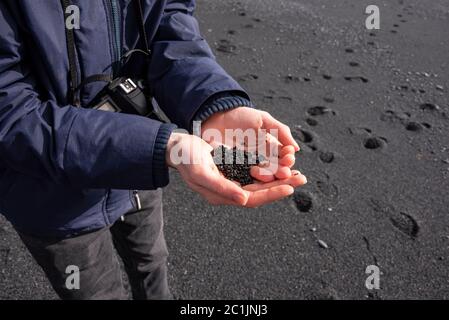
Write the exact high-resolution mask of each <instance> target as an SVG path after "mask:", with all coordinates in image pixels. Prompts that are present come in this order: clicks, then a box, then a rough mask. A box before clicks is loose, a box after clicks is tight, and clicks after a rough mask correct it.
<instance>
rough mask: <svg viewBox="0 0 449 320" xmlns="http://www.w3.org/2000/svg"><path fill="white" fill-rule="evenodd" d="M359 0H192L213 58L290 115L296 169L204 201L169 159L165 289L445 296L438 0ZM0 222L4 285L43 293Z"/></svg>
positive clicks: (446, 142) (443, 72)
mask: <svg viewBox="0 0 449 320" xmlns="http://www.w3.org/2000/svg"><path fill="white" fill-rule="evenodd" d="M369 4H372V3H371V2H369V1H365V0H362V1H359V0H340V1H328V0H282V1H273V0H260V1H257V5H255V1H250V0H239V1H233V0H229V1H205V0H199V1H198V6H199V10H198V17H199V20H200V24H201V28H202V31H203V34H204V36H205V37H206V38H207V40H208V41H209V42H210V44H211V46H212V48H213V50H214V52H215V53H216V55H217V58H218V60H219V61H220V62H221V63H222V64H223V66H224V67H225V68H226V69H227V70H228V71H229V72H230V73H231V74H232V75H233V76H235V78H236V79H238V80H239V81H240V83H241V84H242V85H243V86H244V87H245V88H246V89H247V90H248V92H249V93H250V95H251V96H252V97H253V99H254V102H255V103H256V104H257V105H258V107H259V108H260V109H263V110H266V111H269V112H271V113H272V114H273V115H275V116H276V117H277V118H278V119H279V120H281V121H283V122H285V123H287V124H288V125H290V126H291V128H292V132H293V133H294V135H295V137H296V138H297V140H298V142H299V143H300V145H301V148H302V151H301V152H300V153H298V157H297V162H296V165H295V168H296V169H299V170H301V172H303V173H304V174H305V175H306V176H307V177H308V184H307V186H305V187H303V188H301V189H298V191H297V192H296V193H295V194H294V195H293V196H291V197H290V198H288V199H285V200H283V201H280V202H278V203H275V204H270V205H268V206H265V207H263V208H258V209H252V210H250V209H237V208H233V207H211V206H209V205H207V204H206V203H205V202H204V201H202V200H201V199H200V198H199V197H198V196H197V195H196V194H194V193H193V192H191V191H189V190H188V189H187V188H186V187H185V185H184V184H183V183H179V181H180V179H179V176H178V175H177V174H176V173H174V174H173V175H172V183H171V184H170V186H169V187H168V188H167V190H166V193H165V194H166V197H165V203H164V205H165V214H166V238H167V242H168V246H169V249H170V253H171V255H170V258H169V262H170V265H169V268H170V279H169V280H170V285H171V287H172V290H173V293H174V294H175V296H177V297H179V298H182V299H196V298H198V299H225V298H227V299H253V298H256V299H265V298H273V299H405V298H412V299H419V298H445V299H447V298H449V281H448V272H447V271H448V270H449V197H448V196H447V194H448V191H449V98H448V90H449V70H448V68H449V66H448V61H449V60H448V55H447V53H448V52H449V29H448V28H447V26H448V25H449V4H448V2H447V1H445V0H433V1H418V0H409V1H400V0H398V1H390V0H389V1H387V0H380V1H378V2H377V3H376V4H377V5H378V6H379V7H380V9H381V30H374V31H369V30H366V29H365V28H364V19H365V15H364V11H365V8H366V6H367V5H369ZM0 238H1V239H2V241H1V243H0V298H8V299H16V298H48V297H54V294H53V293H51V290H50V288H49V286H48V284H47V283H46V281H45V280H44V277H43V275H42V273H41V272H39V271H38V268H37V267H36V265H35V264H34V263H33V262H32V260H31V259H30V257H29V255H28V254H27V253H26V252H25V250H24V248H23V245H21V244H20V242H19V240H18V238H17V237H16V236H15V234H14V233H13V231H12V230H11V227H10V226H9V225H8V224H6V223H1V225H0ZM372 264H376V265H378V266H379V267H380V270H381V272H382V275H381V278H380V285H381V289H380V290H377V291H376V290H375V291H369V290H368V289H366V287H365V280H366V277H367V275H366V274H365V269H366V267H367V266H368V265H372Z"/></svg>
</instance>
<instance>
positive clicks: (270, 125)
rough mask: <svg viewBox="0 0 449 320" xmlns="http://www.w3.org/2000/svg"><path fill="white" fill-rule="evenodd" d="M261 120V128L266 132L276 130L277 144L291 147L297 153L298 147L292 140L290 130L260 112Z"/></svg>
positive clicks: (265, 113) (266, 113)
mask: <svg viewBox="0 0 449 320" xmlns="http://www.w3.org/2000/svg"><path fill="white" fill-rule="evenodd" d="M262 120H263V125H262V128H264V129H267V130H274V129H277V130H278V138H279V142H280V143H282V144H283V145H284V146H288V145H291V146H293V147H294V148H295V150H296V151H299V145H298V143H297V142H296V141H295V139H294V138H293V136H292V133H291V131H290V128H289V127H288V126H286V125H285V124H283V123H282V122H280V121H278V120H276V119H275V118H273V117H272V116H271V115H270V114H269V113H268V112H263V111H262Z"/></svg>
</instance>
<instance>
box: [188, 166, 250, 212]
mask: <svg viewBox="0 0 449 320" xmlns="http://www.w3.org/2000/svg"><path fill="white" fill-rule="evenodd" d="M201 169H202V171H200V172H199V174H196V175H194V177H193V178H192V180H193V181H194V182H195V184H197V185H199V186H202V187H204V188H206V189H207V190H209V191H211V192H213V193H215V194H220V195H221V196H222V197H224V198H226V199H228V200H231V201H235V202H236V203H237V204H239V205H245V204H246V202H247V201H248V196H249V195H248V193H247V192H246V191H245V190H243V189H242V188H241V187H239V186H238V185H236V184H235V183H233V182H232V181H230V180H228V179H226V178H225V177H223V176H222V175H220V173H219V171H218V169H217V170H212V168H210V167H208V166H203V167H202V168H201Z"/></svg>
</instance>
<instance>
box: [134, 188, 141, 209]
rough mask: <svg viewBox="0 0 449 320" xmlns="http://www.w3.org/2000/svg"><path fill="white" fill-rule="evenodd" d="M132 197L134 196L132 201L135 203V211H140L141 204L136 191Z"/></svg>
mask: <svg viewBox="0 0 449 320" xmlns="http://www.w3.org/2000/svg"><path fill="white" fill-rule="evenodd" d="M133 196H134V200H135V201H136V205H137V210H140V209H142V204H141V203H140V197H139V193H138V192H137V190H134V191H133Z"/></svg>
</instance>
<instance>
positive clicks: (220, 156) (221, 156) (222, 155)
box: [211, 146, 265, 186]
mask: <svg viewBox="0 0 449 320" xmlns="http://www.w3.org/2000/svg"><path fill="white" fill-rule="evenodd" d="M211 154H212V157H213V159H214V163H215V165H216V166H217V168H218V170H220V172H221V173H223V175H224V176H225V177H226V178H227V179H229V180H233V181H237V182H238V183H240V185H242V186H246V185H248V184H252V183H254V179H253V177H252V176H251V174H250V170H251V167H252V166H256V165H258V164H260V163H261V162H263V161H265V158H264V157H263V156H261V155H258V154H257V153H255V154H254V153H251V152H247V151H244V150H239V149H237V148H235V147H234V148H232V149H229V148H226V147H225V146H220V147H218V148H216V149H214V150H213V151H212V152H211Z"/></svg>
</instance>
